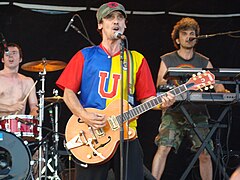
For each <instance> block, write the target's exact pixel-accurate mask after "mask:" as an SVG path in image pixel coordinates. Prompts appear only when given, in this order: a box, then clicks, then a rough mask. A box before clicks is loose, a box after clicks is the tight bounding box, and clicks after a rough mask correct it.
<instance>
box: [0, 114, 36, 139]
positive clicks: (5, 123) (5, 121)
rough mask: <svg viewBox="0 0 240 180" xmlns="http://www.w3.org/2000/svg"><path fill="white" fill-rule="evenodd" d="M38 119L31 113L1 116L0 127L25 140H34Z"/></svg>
mask: <svg viewBox="0 0 240 180" xmlns="http://www.w3.org/2000/svg"><path fill="white" fill-rule="evenodd" d="M37 125H38V120H37V119H34V118H33V116H32V115H9V116H4V117H2V119H1V121H0V128H1V129H4V130H6V131H8V132H12V133H14V134H15V135H16V136H17V137H22V138H23V139H25V140H34V139H35V138H36V137H37V136H38V134H39V131H38V128H37Z"/></svg>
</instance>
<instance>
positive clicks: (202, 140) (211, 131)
mask: <svg viewBox="0 0 240 180" xmlns="http://www.w3.org/2000/svg"><path fill="white" fill-rule="evenodd" d="M230 108H231V106H226V107H225V108H224V110H223V111H222V113H221V114H220V116H219V117H218V119H217V122H216V123H215V124H214V125H213V126H212V128H211V130H210V131H209V133H208V134H207V136H206V138H205V139H204V138H203V137H202V135H201V133H200V132H199V130H198V127H197V125H196V124H195V123H194V122H193V120H192V118H191V116H190V115H189V113H188V112H187V110H186V109H185V108H184V107H183V106H182V105H181V106H180V109H181V110H182V112H183V113H184V115H185V116H186V118H187V120H188V122H189V123H190V125H191V127H193V130H194V132H195V133H196V135H197V136H198V138H199V139H200V140H201V142H202V145H201V146H200V148H199V149H198V151H197V153H196V154H195V155H194V157H193V159H192V161H191V163H190V164H189V165H188V167H187V169H186V170H185V172H184V173H183V175H182V176H181V178H180V180H185V179H186V177H187V175H188V174H189V172H190V171H191V169H192V167H193V166H194V164H195V163H196V161H197V159H198V157H199V156H200V154H201V152H202V151H203V150H204V149H205V148H206V149H207V151H208V153H209V154H210V156H211V157H212V159H213V161H214V162H215V164H216V166H218V168H219V170H220V171H221V173H222V175H223V176H224V177H225V179H226V180H228V179H229V176H228V174H227V173H226V169H225V167H223V166H222V165H221V163H219V162H218V160H217V157H216V156H215V154H214V153H213V151H212V149H211V148H210V147H209V146H208V144H207V143H208V142H209V141H210V140H211V137H212V135H213V134H214V132H215V131H216V130H217V129H218V128H220V127H221V124H220V122H221V121H222V119H223V118H224V116H225V115H226V114H227V112H229V110H230Z"/></svg>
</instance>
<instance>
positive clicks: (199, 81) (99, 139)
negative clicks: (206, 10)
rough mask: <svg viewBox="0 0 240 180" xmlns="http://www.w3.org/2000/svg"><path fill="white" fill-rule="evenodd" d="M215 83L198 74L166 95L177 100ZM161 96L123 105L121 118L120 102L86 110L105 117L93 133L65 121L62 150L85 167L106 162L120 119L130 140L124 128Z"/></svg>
mask: <svg viewBox="0 0 240 180" xmlns="http://www.w3.org/2000/svg"><path fill="white" fill-rule="evenodd" d="M214 83H215V76H214V75H213V74H212V73H211V72H209V71H206V72H203V73H198V75H194V76H193V77H191V78H190V79H189V80H188V81H187V82H186V83H185V84H182V85H180V86H178V87H176V88H174V89H171V90H170V91H168V92H169V93H171V94H173V95H174V96H178V95H180V94H182V93H184V92H186V91H188V90H195V91H196V90H200V89H202V88H204V87H205V88H206V87H207V86H212V85H213V84H214ZM168 92H166V93H163V94H161V95H160V96H158V97H155V98H153V99H151V100H149V101H147V102H144V103H142V104H140V105H138V106H136V107H134V108H131V106H130V105H129V104H128V102H127V101H124V102H123V118H121V117H122V115H121V108H120V107H121V100H114V101H113V102H111V103H110V104H109V105H108V106H107V107H106V108H105V109H103V110H98V109H94V108H86V110H87V111H89V112H95V113H100V114H105V118H106V120H107V125H106V126H105V127H104V128H100V129H93V128H92V127H90V126H88V125H87V124H85V123H84V122H83V121H81V119H79V118H78V117H76V116H75V115H72V116H71V118H70V119H69V121H68V123H67V126H66V130H65V136H66V147H67V149H68V150H70V151H71V153H72V154H73V155H74V156H75V157H76V158H77V159H78V160H80V161H82V162H84V163H88V164H98V163H104V162H106V161H108V160H109V159H110V158H111V157H112V156H113V155H114V153H115V151H116V149H117V147H118V144H119V141H120V127H121V122H122V119H123V124H122V125H123V128H124V139H128V140H133V139H135V138H136V132H135V130H133V129H132V128H130V127H129V126H128V124H129V122H131V121H132V120H134V119H136V118H137V117H138V116H139V115H141V114H142V113H144V112H146V111H148V110H150V109H152V108H153V107H155V106H157V105H158V104H161V103H162V100H161V97H162V96H166V94H167V93H168Z"/></svg>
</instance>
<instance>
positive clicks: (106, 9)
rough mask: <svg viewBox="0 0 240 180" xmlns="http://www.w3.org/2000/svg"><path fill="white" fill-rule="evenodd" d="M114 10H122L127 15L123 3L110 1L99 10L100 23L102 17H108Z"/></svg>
mask: <svg viewBox="0 0 240 180" xmlns="http://www.w3.org/2000/svg"><path fill="white" fill-rule="evenodd" d="M113 11H120V12H122V14H123V15H124V16H125V18H126V17H127V14H126V11H125V8H124V7H123V5H121V4H119V3H117V2H108V3H105V4H103V5H101V6H100V8H99V9H98V11H97V15H96V16H97V22H98V23H100V21H101V20H102V18H104V17H106V16H107V15H109V14H110V13H111V12H113Z"/></svg>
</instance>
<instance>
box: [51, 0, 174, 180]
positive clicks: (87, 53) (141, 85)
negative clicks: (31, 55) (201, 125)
mask: <svg viewBox="0 0 240 180" xmlns="http://www.w3.org/2000/svg"><path fill="white" fill-rule="evenodd" d="M96 16H97V23H98V31H99V33H100V35H101V36H102V42H101V44H100V45H98V46H92V47H88V48H84V49H82V50H80V51H78V52H77V53H76V54H75V55H74V56H73V58H72V59H71V60H70V62H69V64H68V65H67V67H66V68H65V70H64V71H63V73H62V74H61V76H60V77H59V79H58V81H57V83H56V84H57V85H58V86H59V87H60V88H62V89H63V90H64V101H65V103H66V105H67V106H68V108H69V109H70V110H71V112H72V113H73V114H74V115H75V116H76V117H79V118H80V119H81V120H82V121H83V122H84V123H85V124H87V125H88V126H89V128H93V129H99V128H104V127H105V125H106V124H107V123H108V122H107V119H106V116H105V114H102V113H97V112H95V113H93V112H89V111H87V110H86V109H85V108H95V109H99V110H103V109H106V108H107V106H108V105H109V104H110V103H111V102H114V101H115V100H117V99H120V98H121V89H122V88H121V79H123V82H124V83H123V98H124V99H125V100H126V101H128V100H129V101H130V100H133V99H131V98H129V99H128V95H129V94H128V92H129V93H130V95H132V96H131V97H132V98H134V101H131V102H136V101H138V102H140V103H143V102H146V101H148V100H150V99H152V98H154V96H155V95H156V91H155V86H154V83H153V79H152V76H151V72H150V69H149V66H148V64H147V61H146V59H145V58H144V56H143V55H142V54H140V53H138V52H136V51H129V53H130V57H129V58H130V59H129V60H130V61H131V62H129V63H130V66H131V67H132V69H131V70H129V73H130V77H132V78H129V79H131V80H129V81H130V82H129V83H128V80H127V76H126V73H127V72H126V66H124V67H123V71H124V72H123V74H124V75H123V77H121V76H122V75H121V66H122V65H121V61H120V42H121V39H122V38H124V36H122V34H123V33H124V30H125V28H126V18H127V14H126V11H125V8H124V7H123V6H122V5H121V4H119V3H117V2H109V3H105V4H103V5H102V6H101V7H100V8H99V9H98V11H97V14H96ZM127 51H128V50H125V52H124V53H125V55H124V57H126V52H127ZM124 59H126V58H124ZM124 64H126V62H124ZM128 84H129V86H130V87H129V88H128ZM78 91H80V92H81V93H80V94H79V96H77V95H76V93H77V92H78ZM162 101H163V104H162V105H161V107H162V108H164V107H168V106H170V105H172V104H173V102H174V98H173V96H172V95H171V94H168V96H167V97H164V98H163V99H162ZM132 105H133V106H134V105H135V104H134V103H133V104H132ZM117 107H118V108H119V109H120V108H121V105H118V106H117ZM155 108H156V109H159V108H157V107H155ZM109 110H110V111H113V112H112V113H114V110H113V109H109ZM129 126H130V127H131V128H133V129H134V131H136V126H137V124H136V120H134V121H132V122H131V123H130V125H129ZM73 128H74V127H73ZM76 131H77V130H76ZM76 133H78V132H76ZM98 138H99V137H98ZM109 138H110V139H109V140H110V141H109V142H107V143H106V144H105V145H104V144H102V145H100V144H99V143H98V144H96V145H95V146H94V148H96V151H99V150H100V149H99V148H104V147H107V145H108V143H113V142H112V138H111V137H109ZM100 140H101V139H100ZM87 141H89V139H87ZM93 143H94V144H95V142H93ZM100 146H101V147H100ZM97 147H99V148H97ZM126 147H128V150H127V151H126ZM108 150H109V149H106V151H108ZM91 154H93V152H91V150H90V152H89V156H88V157H89V160H90V159H91ZM123 155H124V156H123V158H124V165H123V166H124V172H125V174H124V176H126V177H127V179H128V180H134V179H138V180H143V179H144V178H143V157H142V150H141V147H140V144H139V141H138V139H137V138H136V139H134V140H132V141H129V142H128V146H127V143H126V142H125V143H124V153H123ZM126 157H127V158H126ZM120 158H121V157H120V153H119V147H118V148H117V151H116V152H115V153H114V154H113V156H112V157H111V158H110V159H109V160H108V161H105V162H104V163H102V164H86V165H84V166H81V164H83V163H82V162H79V164H77V163H76V171H77V173H76V178H77V179H79V180H82V179H84V180H93V179H100V180H105V179H107V175H108V170H109V169H110V168H112V169H113V170H114V174H115V178H116V179H120ZM126 161H127V162H126ZM126 165H127V166H126ZM126 167H127V171H126V169H125V168H126ZM126 173H127V174H126ZM124 179H125V178H124Z"/></svg>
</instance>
